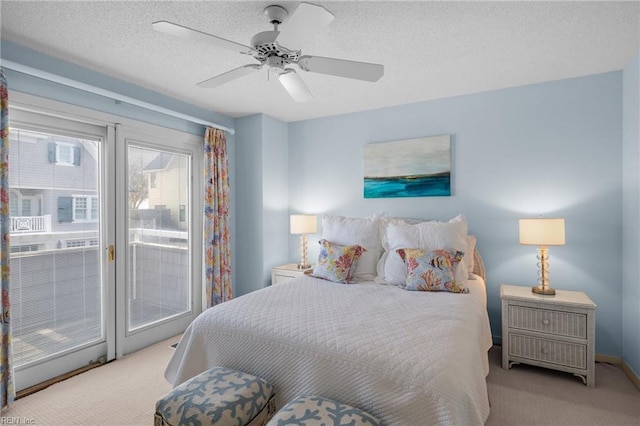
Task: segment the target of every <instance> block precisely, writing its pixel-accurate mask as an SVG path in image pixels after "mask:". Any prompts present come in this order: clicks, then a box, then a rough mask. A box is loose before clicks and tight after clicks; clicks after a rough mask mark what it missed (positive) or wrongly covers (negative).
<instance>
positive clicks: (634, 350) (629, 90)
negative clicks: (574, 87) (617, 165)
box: [622, 55, 640, 376]
mask: <svg viewBox="0 0 640 426" xmlns="http://www.w3.org/2000/svg"><path fill="white" fill-rule="evenodd" d="M622 123H623V141H624V142H623V189H624V199H623V253H624V257H623V263H622V264H623V270H622V271H623V279H622V339H623V346H622V358H623V359H624V360H625V362H626V363H627V365H628V366H629V367H631V369H632V370H633V371H634V372H635V374H636V376H640V170H639V169H640V55H638V56H636V57H635V58H634V59H633V61H631V63H630V64H629V65H628V66H627V67H626V68H625V70H624V72H623V120H622Z"/></svg>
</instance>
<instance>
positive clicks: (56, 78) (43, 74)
mask: <svg viewBox="0 0 640 426" xmlns="http://www.w3.org/2000/svg"><path fill="white" fill-rule="evenodd" d="M1 65H2V67H4V68H8V69H11V70H14V71H17V72H21V73H23V74H28V75H31V76H33V77H38V78H42V79H45V80H49V81H52V82H54V83H60V84H63V85H65V86H69V87H73V88H74V89H80V90H84V91H85V92H89V93H93V94H95V95H100V96H104V97H107V98H110V99H114V100H116V101H120V102H124V103H127V104H130V105H135V106H137V107H140V108H144V109H148V110H150V111H155V112H159V113H160V114H164V115H169V116H171V117H176V118H181V119H183V120H186V121H189V122H191V123H196V124H202V125H203V126H210V127H215V128H216V129H220V130H224V131H225V132H228V133H229V134H230V135H233V134H235V130H234V129H230V128H228V127H224V126H221V125H220V124H216V123H212V122H210V121H206V120H203V119H201V118H198V117H193V116H191V115H187V114H183V113H181V112H178V111H173V110H171V109H168V108H163V107H161V106H157V105H154V104H152V103H149V102H145V101H141V100H139V99H135V98H131V97H129V96H125V95H121V94H119V93H116V92H112V91H110V90H105V89H101V88H99V87H96V86H92V85H90V84H85V83H81V82H79V81H74V80H71V79H69V78H66V77H62V76H60V75H57V74H52V73H50V72H47V71H42V70H39V69H36V68H32V67H29V66H27V65H22V64H18V63H16V62H13V61H7V60H4V59H3V60H2V63H1Z"/></svg>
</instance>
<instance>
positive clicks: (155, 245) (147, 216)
mask: <svg viewBox="0 0 640 426" xmlns="http://www.w3.org/2000/svg"><path fill="white" fill-rule="evenodd" d="M121 133H122V135H123V140H122V143H121V144H120V143H119V144H118V147H119V151H118V153H119V155H120V160H121V161H118V163H119V164H122V165H124V168H123V169H124V170H123V171H124V173H123V174H124V177H125V179H124V181H123V182H122V184H121V188H122V189H123V190H122V192H125V191H124V190H125V189H126V192H127V194H128V200H127V201H128V202H127V207H126V209H125V211H124V212H122V214H123V220H122V221H121V222H119V224H120V225H121V226H119V227H118V229H119V230H118V235H119V236H120V237H121V241H122V244H119V246H121V247H123V249H124V250H125V251H124V252H123V253H125V254H124V262H119V263H118V266H119V270H120V271H121V274H120V275H119V280H118V283H119V284H122V286H119V287H118V288H119V289H121V290H119V292H118V294H120V295H121V298H120V299H119V301H118V302H119V303H118V306H119V307H120V308H121V309H122V314H121V315H118V318H119V319H121V321H119V325H118V329H119V330H120V333H119V336H120V337H119V342H120V344H119V345H118V346H119V348H120V350H122V351H123V352H124V353H127V352H131V351H132V350H136V349H138V348H141V347H144V346H146V345H147V344H148V343H149V342H152V341H157V340H159V339H161V338H164V337H170V336H173V335H176V334H178V333H180V332H182V331H183V330H184V328H185V327H186V326H187V325H188V323H189V322H191V321H192V320H193V318H194V317H195V314H196V312H199V309H197V308H196V307H195V306H194V303H195V300H196V299H197V300H198V301H199V300H201V298H200V294H199V293H197V292H196V291H194V287H193V282H194V281H197V282H200V273H199V272H198V268H200V265H201V261H200V255H199V253H201V251H200V250H199V249H198V248H197V247H195V245H196V243H197V242H198V241H199V239H198V238H197V237H195V238H194V236H195V235H202V234H201V232H200V231H198V232H197V233H196V232H194V230H196V229H197V230H199V229H201V227H202V221H201V219H200V218H199V217H197V216H196V215H194V213H195V212H194V211H193V209H192V206H194V205H200V204H199V203H198V202H197V201H194V198H195V200H197V198H198V197H193V194H194V191H199V190H200V185H199V183H198V179H193V170H194V161H195V162H196V163H198V164H201V163H199V161H198V160H194V159H195V158H196V157H197V154H198V153H199V152H198V151H199V149H200V145H201V143H202V142H201V141H200V140H197V141H194V142H195V143H191V144H189V143H187V142H183V143H175V142H176V141H175V139H172V138H171V137H170V136H169V135H168V134H166V131H163V132H161V134H160V135H158V137H156V138H150V137H149V136H150V135H148V134H147V135H140V134H135V133H132V132H127V131H123V132H121ZM163 141H164V142H163ZM198 157H201V155H200V156H198ZM119 192H120V191H119ZM196 193H198V192H196ZM196 211H202V210H201V209H198V210H196ZM200 244H201V242H200ZM120 259H121V260H122V257H120ZM120 350H119V351H118V353H119V354H120Z"/></svg>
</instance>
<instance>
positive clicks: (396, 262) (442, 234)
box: [378, 215, 468, 285]
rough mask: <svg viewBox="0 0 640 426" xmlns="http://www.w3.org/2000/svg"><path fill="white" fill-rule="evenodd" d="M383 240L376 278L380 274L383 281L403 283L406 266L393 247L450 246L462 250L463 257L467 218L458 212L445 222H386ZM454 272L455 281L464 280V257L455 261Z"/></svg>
mask: <svg viewBox="0 0 640 426" xmlns="http://www.w3.org/2000/svg"><path fill="white" fill-rule="evenodd" d="M385 243H386V244H387V245H388V249H387V250H386V251H385V253H384V255H383V256H382V257H381V258H380V263H379V265H378V273H379V277H378V280H379V281H380V278H382V281H384V282H385V283H387V284H393V285H403V284H404V283H405V282H406V279H407V268H406V266H405V264H404V262H403V261H402V258H401V257H400V255H399V254H398V253H397V252H396V250H397V249H401V248H413V249H427V250H435V249H454V250H459V251H461V252H463V253H465V257H466V256H467V251H468V242H467V220H466V218H465V217H464V216H463V215H459V216H456V217H454V218H453V219H451V220H450V221H448V222H436V221H430V222H422V223H418V224H406V223H389V225H387V229H386V241H385ZM385 248H387V247H385ZM463 259H464V258H463ZM455 273H456V281H458V282H461V283H462V282H464V281H466V280H467V277H468V270H467V265H466V264H465V262H464V261H463V262H460V263H459V264H458V267H457V268H456V271H455Z"/></svg>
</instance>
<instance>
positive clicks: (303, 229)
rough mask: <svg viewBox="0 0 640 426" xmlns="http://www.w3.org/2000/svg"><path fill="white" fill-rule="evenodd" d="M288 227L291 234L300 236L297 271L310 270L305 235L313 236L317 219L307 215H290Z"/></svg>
mask: <svg viewBox="0 0 640 426" xmlns="http://www.w3.org/2000/svg"><path fill="white" fill-rule="evenodd" d="M289 225H290V232H291V233H292V234H302V235H301V236H300V263H299V264H298V269H307V268H310V267H311V265H310V264H308V263H307V234H313V233H315V232H316V231H317V226H318V220H317V217H316V216H315V215H307V214H292V215H291V217H290V221H289Z"/></svg>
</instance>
